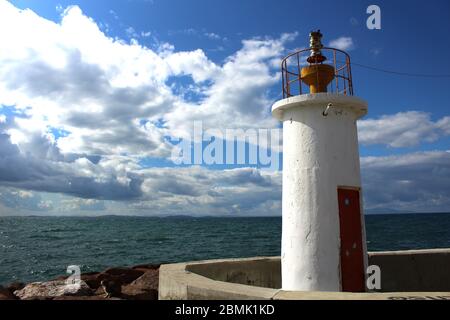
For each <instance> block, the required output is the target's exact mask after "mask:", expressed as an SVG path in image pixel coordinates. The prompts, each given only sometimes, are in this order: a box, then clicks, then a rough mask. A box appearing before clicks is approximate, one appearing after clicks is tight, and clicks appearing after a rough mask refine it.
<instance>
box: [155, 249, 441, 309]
mask: <svg viewBox="0 0 450 320" xmlns="http://www.w3.org/2000/svg"><path fill="white" fill-rule="evenodd" d="M368 258H369V259H368V262H369V265H378V266H379V267H380V269H381V290H379V291H377V292H366V293H349V292H318V291H286V290H281V289H280V288H281V260H280V257H256V258H243V259H220V260H206V261H197V262H186V263H177V264H168V265H162V266H161V268H160V274H159V299H161V300H168V299H181V300H196V299H241V300H243V299H277V300H287V299H299V300H304V299H324V300H329V299H332V300H354V299H356V300H385V299H387V300H416V299H421V300H430V299H434V300H450V273H449V272H448V271H449V270H450V249H429V250H408V251H387V252H371V253H369V255H368Z"/></svg>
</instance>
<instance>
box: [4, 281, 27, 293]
mask: <svg viewBox="0 0 450 320" xmlns="http://www.w3.org/2000/svg"><path fill="white" fill-rule="evenodd" d="M23 288H25V283H22V282H13V283H11V284H9V286H8V287H7V289H8V290H9V291H11V293H14V291H17V290H20V289H23Z"/></svg>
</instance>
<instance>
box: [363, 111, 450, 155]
mask: <svg viewBox="0 0 450 320" xmlns="http://www.w3.org/2000/svg"><path fill="white" fill-rule="evenodd" d="M358 130H359V131H358V135H359V141H360V142H361V143H363V144H365V145H370V144H385V145H388V146H390V147H395V148H397V147H411V146H416V145H419V144H420V143H422V142H434V141H436V140H437V139H439V138H440V137H441V136H445V135H450V117H448V116H446V117H443V118H441V119H439V120H438V121H436V122H434V121H432V120H431V119H430V115H429V114H428V113H425V112H419V111H407V112H399V113H396V114H393V115H383V116H381V117H379V118H378V119H366V120H360V121H359V122H358Z"/></svg>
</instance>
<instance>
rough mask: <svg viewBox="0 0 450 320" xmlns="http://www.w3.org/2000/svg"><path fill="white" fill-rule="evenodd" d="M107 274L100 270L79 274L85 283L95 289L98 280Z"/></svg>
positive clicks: (98, 284)
mask: <svg viewBox="0 0 450 320" xmlns="http://www.w3.org/2000/svg"><path fill="white" fill-rule="evenodd" d="M106 277H107V275H103V276H102V274H101V273H100V272H89V273H83V274H81V280H83V281H84V282H86V284H87V285H88V286H89V288H91V289H92V290H97V288H98V287H100V282H101V281H102V280H104V279H105V278H106Z"/></svg>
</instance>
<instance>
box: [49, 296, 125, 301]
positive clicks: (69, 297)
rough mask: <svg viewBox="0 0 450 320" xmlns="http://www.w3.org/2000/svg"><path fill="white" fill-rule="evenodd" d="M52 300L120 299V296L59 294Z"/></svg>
mask: <svg viewBox="0 0 450 320" xmlns="http://www.w3.org/2000/svg"><path fill="white" fill-rule="evenodd" d="M53 300H122V299H120V298H105V297H104V296H80V297H76V296H61V297H55V298H54V299H53Z"/></svg>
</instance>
